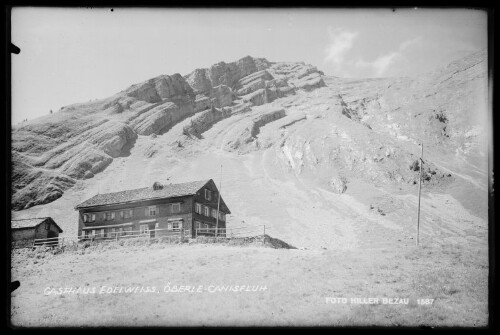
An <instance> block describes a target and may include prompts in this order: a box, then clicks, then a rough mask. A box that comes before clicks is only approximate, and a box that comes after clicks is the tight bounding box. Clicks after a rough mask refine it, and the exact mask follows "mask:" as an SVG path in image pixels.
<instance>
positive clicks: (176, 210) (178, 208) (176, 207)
mask: <svg viewBox="0 0 500 335" xmlns="http://www.w3.org/2000/svg"><path fill="white" fill-rule="evenodd" d="M180 211H181V204H172V213H179V212H180Z"/></svg>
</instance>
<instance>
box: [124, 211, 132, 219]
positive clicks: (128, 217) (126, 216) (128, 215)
mask: <svg viewBox="0 0 500 335" xmlns="http://www.w3.org/2000/svg"><path fill="white" fill-rule="evenodd" d="M131 217H132V210H131V209H129V210H126V211H125V213H124V218H125V219H130V218H131Z"/></svg>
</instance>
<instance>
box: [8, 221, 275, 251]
mask: <svg viewBox="0 0 500 335" xmlns="http://www.w3.org/2000/svg"><path fill="white" fill-rule="evenodd" d="M261 234H266V226H265V225H259V226H251V227H250V226H245V227H232V228H196V229H195V238H197V237H198V236H200V237H201V236H215V237H225V238H233V237H248V236H255V235H261ZM133 238H145V239H149V240H155V239H159V238H174V239H180V240H181V241H182V240H185V239H189V238H191V230H189V229H174V228H165V229H152V230H146V231H123V232H114V233H105V234H95V235H87V236H85V235H82V236H64V237H51V238H42V239H33V240H22V241H15V242H12V248H13V249H15V248H33V247H38V246H47V247H57V246H66V245H74V244H77V243H79V242H85V241H91V242H111V241H119V240H123V239H133Z"/></svg>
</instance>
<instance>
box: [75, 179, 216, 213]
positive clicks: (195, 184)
mask: <svg viewBox="0 0 500 335" xmlns="http://www.w3.org/2000/svg"><path fill="white" fill-rule="evenodd" d="M212 180H213V179H211V178H207V179H200V180H192V181H184V182H180V183H179V182H178V183H167V184H163V183H162V185H163V187H162V188H160V189H155V188H154V185H155V184H152V185H151V186H146V187H141V188H136V189H128V190H121V191H115V192H108V193H99V194H96V195H94V196H93V197H91V198H90V199H87V200H85V201H83V202H81V203H80V204H78V205H77V206H75V209H77V208H83V207H92V206H98V205H105V204H106V205H108V204H119V203H126V202H135V201H141V200H153V199H162V198H172V197H178V196H184V195H192V194H195V193H196V192H197V191H198V190H199V189H200V188H202V187H203V186H204V185H206V184H207V183H209V182H210V181H212ZM167 182H168V180H167ZM155 183H156V182H155ZM134 193H135V194H134Z"/></svg>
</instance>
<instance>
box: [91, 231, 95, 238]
mask: <svg viewBox="0 0 500 335" xmlns="http://www.w3.org/2000/svg"><path fill="white" fill-rule="evenodd" d="M92 237H95V229H92Z"/></svg>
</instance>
